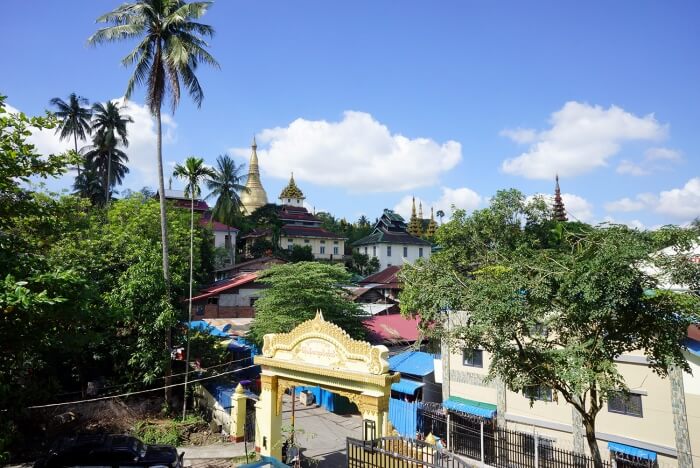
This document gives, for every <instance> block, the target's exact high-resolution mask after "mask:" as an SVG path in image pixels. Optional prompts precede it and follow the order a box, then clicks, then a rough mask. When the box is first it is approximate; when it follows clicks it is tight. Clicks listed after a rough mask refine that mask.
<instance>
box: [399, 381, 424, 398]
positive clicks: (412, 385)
mask: <svg viewBox="0 0 700 468" xmlns="http://www.w3.org/2000/svg"><path fill="white" fill-rule="evenodd" d="M423 386H425V384H424V383H423V382H416V381H415V380H409V379H401V380H399V381H398V382H396V383H393V384H391V389H392V390H393V391H395V392H401V393H406V394H408V395H415V394H416V390H418V389H419V388H421V387H423Z"/></svg>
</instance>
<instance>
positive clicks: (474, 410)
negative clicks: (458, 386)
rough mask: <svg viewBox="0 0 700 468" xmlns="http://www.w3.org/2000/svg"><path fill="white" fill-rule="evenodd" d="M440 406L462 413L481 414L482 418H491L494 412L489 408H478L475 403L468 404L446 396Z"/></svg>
mask: <svg viewBox="0 0 700 468" xmlns="http://www.w3.org/2000/svg"><path fill="white" fill-rule="evenodd" d="M442 406H444V407H445V408H447V409H449V410H452V411H460V412H462V413H468V414H474V415H476V416H481V417H482V418H487V419H493V417H494V415H495V414H496V411H495V410H492V409H489V408H480V407H478V406H475V405H470V404H467V403H463V402H461V401H457V400H453V399H452V397H450V398H448V399H447V401H444V402H443V403H442Z"/></svg>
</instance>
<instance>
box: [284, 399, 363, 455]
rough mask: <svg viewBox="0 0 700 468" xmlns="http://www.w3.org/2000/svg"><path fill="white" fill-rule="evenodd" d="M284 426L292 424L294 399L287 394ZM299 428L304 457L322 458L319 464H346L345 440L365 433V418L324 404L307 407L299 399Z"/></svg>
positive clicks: (297, 420)
mask: <svg viewBox="0 0 700 468" xmlns="http://www.w3.org/2000/svg"><path fill="white" fill-rule="evenodd" d="M282 411H283V414H282V421H283V422H282V426H283V427H289V426H290V425H291V418H292V405H291V398H290V397H289V396H288V395H285V396H284V404H283V407H282ZM296 428H297V431H299V432H298V433H297V437H298V440H299V445H300V446H301V447H302V448H303V452H302V453H303V454H304V456H305V457H308V458H314V459H316V460H318V461H319V464H318V466H319V467H321V468H323V467H338V466H344V465H345V449H346V447H345V444H346V442H345V439H346V438H347V437H355V438H359V437H360V436H361V435H362V419H361V418H360V415H358V414H352V415H350V414H347V415H340V414H333V413H330V412H328V411H326V410H325V409H323V408H322V407H317V406H316V405H313V406H311V407H308V408H307V407H304V406H302V405H301V404H300V403H299V400H297V403H296Z"/></svg>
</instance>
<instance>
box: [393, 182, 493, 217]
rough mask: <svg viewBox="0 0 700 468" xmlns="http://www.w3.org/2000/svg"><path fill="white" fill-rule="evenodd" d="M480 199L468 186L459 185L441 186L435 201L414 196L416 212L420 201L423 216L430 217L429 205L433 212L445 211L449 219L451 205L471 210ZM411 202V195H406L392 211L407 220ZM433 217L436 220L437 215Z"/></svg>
mask: <svg viewBox="0 0 700 468" xmlns="http://www.w3.org/2000/svg"><path fill="white" fill-rule="evenodd" d="M482 201H483V199H482V198H481V196H480V195H479V194H478V193H476V192H475V191H473V190H472V189H470V188H467V187H460V188H456V189H452V188H449V187H442V194H441V196H440V198H439V199H438V200H436V201H433V202H429V201H426V200H423V199H421V198H418V197H416V213H418V209H419V205H420V204H421V203H422V204H423V217H424V218H429V217H430V207H433V209H434V210H435V213H437V212H438V210H442V211H444V212H445V216H446V218H447V219H450V218H451V217H452V212H453V211H454V210H453V209H452V206H454V207H455V208H457V209H463V210H466V211H473V210H475V209H476V208H478V207H479V205H480V204H481V202H482ZM412 203H413V197H412V196H411V195H406V196H404V197H403V198H402V199H401V200H400V201H399V202H398V203H397V204H396V206H394V211H396V212H397V213H398V214H400V215H401V216H403V217H404V218H406V220H408V219H409V218H410V217H411V206H412ZM435 219H436V220H437V215H436V217H435Z"/></svg>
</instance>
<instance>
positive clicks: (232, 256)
mask: <svg viewBox="0 0 700 468" xmlns="http://www.w3.org/2000/svg"><path fill="white" fill-rule="evenodd" d="M226 227H227V228H228V242H229V247H228V258H229V260H230V261H231V266H234V265H235V264H236V262H235V260H236V252H235V250H234V249H235V245H234V244H233V239H232V238H231V226H229V223H226Z"/></svg>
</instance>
